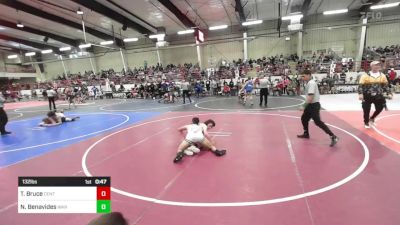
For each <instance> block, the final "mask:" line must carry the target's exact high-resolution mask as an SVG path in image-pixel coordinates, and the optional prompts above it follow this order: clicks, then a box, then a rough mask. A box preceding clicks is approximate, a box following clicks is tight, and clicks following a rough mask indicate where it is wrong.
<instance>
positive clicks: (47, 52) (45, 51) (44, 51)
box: [42, 49, 53, 54]
mask: <svg viewBox="0 0 400 225" xmlns="http://www.w3.org/2000/svg"><path fill="white" fill-rule="evenodd" d="M52 52H53V50H52V49H47V50H43V51H42V54H49V53H52Z"/></svg>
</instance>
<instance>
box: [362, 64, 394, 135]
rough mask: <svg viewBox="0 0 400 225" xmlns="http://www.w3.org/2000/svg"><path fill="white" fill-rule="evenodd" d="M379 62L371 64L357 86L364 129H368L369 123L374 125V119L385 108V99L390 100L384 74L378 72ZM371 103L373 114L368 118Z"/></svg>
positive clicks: (390, 95)
mask: <svg viewBox="0 0 400 225" xmlns="http://www.w3.org/2000/svg"><path fill="white" fill-rule="evenodd" d="M380 70H381V62H379V61H373V62H371V71H369V73H364V74H363V75H362V76H361V77H360V81H359V85H358V99H360V100H361V101H362V109H363V111H364V127H365V128H370V123H371V124H372V125H374V123H375V118H376V117H377V116H378V115H379V114H380V113H381V112H382V110H383V108H384V107H385V106H386V99H385V96H386V98H388V99H392V97H393V95H392V93H391V90H390V87H389V83H388V80H387V78H386V76H385V74H383V73H381V72H380ZM372 103H373V104H374V105H375V112H374V114H372V116H371V117H369V113H370V112H371V105H372Z"/></svg>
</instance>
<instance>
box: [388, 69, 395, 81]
mask: <svg viewBox="0 0 400 225" xmlns="http://www.w3.org/2000/svg"><path fill="white" fill-rule="evenodd" d="M396 77H397V73H396V71H394V68H392V69H391V70H390V72H389V79H390V83H392V84H395V83H394V80H396Z"/></svg>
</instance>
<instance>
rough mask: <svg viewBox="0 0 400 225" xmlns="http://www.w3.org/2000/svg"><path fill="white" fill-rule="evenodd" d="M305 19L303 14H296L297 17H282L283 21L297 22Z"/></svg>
mask: <svg viewBox="0 0 400 225" xmlns="http://www.w3.org/2000/svg"><path fill="white" fill-rule="evenodd" d="M301 18H303V14H296V15H290V16H284V17H282V20H296V19H298V20H299V19H301Z"/></svg>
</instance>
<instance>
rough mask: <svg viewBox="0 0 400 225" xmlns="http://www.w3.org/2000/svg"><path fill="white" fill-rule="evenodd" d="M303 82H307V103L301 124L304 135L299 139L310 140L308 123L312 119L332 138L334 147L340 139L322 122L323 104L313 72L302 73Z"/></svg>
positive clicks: (304, 106) (299, 136)
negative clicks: (321, 111)
mask: <svg viewBox="0 0 400 225" xmlns="http://www.w3.org/2000/svg"><path fill="white" fill-rule="evenodd" d="M301 78H302V79H303V81H305V82H307V84H306V88H305V93H306V102H305V103H304V105H303V108H302V110H303V115H302V116H301V123H302V124H303V129H304V133H303V134H301V135H297V137H298V138H304V139H309V138H310V133H309V131H308V123H309V122H310V120H311V119H313V120H314V123H315V125H317V126H318V127H319V128H321V129H322V130H323V131H324V132H325V133H326V134H328V135H329V136H330V139H331V144H330V146H331V147H333V146H334V145H335V144H336V143H337V142H338V140H339V138H338V137H337V136H336V135H335V134H334V133H333V132H332V131H331V130H330V129H329V127H328V126H327V125H326V124H325V123H324V122H323V121H322V120H321V117H320V113H319V111H320V110H321V104H320V103H319V89H318V85H317V82H315V80H314V79H313V78H312V76H311V71H309V70H305V71H303V72H302V73H301Z"/></svg>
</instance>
